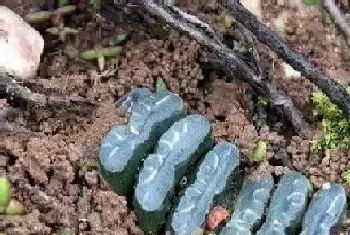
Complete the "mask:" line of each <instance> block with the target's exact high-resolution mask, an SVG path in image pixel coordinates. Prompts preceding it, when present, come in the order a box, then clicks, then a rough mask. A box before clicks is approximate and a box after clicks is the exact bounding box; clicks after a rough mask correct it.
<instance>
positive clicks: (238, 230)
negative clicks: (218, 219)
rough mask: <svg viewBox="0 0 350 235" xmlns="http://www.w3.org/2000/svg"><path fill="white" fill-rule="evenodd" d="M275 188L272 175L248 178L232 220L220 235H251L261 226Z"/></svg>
mask: <svg viewBox="0 0 350 235" xmlns="http://www.w3.org/2000/svg"><path fill="white" fill-rule="evenodd" d="M273 186H274V181H273V178H272V176H271V175H270V174H267V175H262V176H261V177H259V178H257V179H249V178H247V179H246V180H245V182H244V183H243V187H242V189H241V191H240V193H239V196H238V199H237V201H236V204H235V208H234V212H233V214H232V216H231V220H230V221H229V222H228V223H227V224H226V226H225V227H224V228H223V229H222V230H221V232H220V233H219V235H250V234H254V233H253V232H256V229H257V228H258V227H259V226H260V225H261V222H262V219H263V215H264V212H265V209H266V206H267V203H268V200H269V198H270V194H271V191H272V189H273Z"/></svg>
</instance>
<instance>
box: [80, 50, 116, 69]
mask: <svg viewBox="0 0 350 235" xmlns="http://www.w3.org/2000/svg"><path fill="white" fill-rule="evenodd" d="M121 50H122V48H121V47H106V48H102V47H101V46H100V45H97V46H95V47H94V49H92V50H87V51H84V52H83V53H81V57H82V58H83V59H84V60H87V61H90V60H96V59H97V61H98V67H99V69H100V71H102V70H103V69H104V65H105V58H111V57H116V56H119V54H120V52H121Z"/></svg>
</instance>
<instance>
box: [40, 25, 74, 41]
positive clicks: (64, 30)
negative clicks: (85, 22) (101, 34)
mask: <svg viewBox="0 0 350 235" xmlns="http://www.w3.org/2000/svg"><path fill="white" fill-rule="evenodd" d="M46 32H48V33H49V34H52V35H58V37H59V39H60V40H61V41H62V42H65V41H66V38H67V35H75V34H77V33H79V31H78V30H76V29H73V28H70V27H65V26H64V24H63V23H61V24H59V25H58V26H56V27H51V28H48V29H46Z"/></svg>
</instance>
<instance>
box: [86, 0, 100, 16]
mask: <svg viewBox="0 0 350 235" xmlns="http://www.w3.org/2000/svg"><path fill="white" fill-rule="evenodd" d="M89 5H90V6H91V7H92V9H93V11H94V12H95V13H98V12H100V10H101V5H102V2H101V0H89Z"/></svg>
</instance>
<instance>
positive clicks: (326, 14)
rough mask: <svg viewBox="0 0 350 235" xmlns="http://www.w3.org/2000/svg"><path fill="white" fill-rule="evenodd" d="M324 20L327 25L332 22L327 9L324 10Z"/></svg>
mask: <svg viewBox="0 0 350 235" xmlns="http://www.w3.org/2000/svg"><path fill="white" fill-rule="evenodd" d="M322 22H323V24H325V25H329V24H331V23H332V17H331V15H330V14H329V12H328V11H327V10H326V9H323V10H322Z"/></svg>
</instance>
